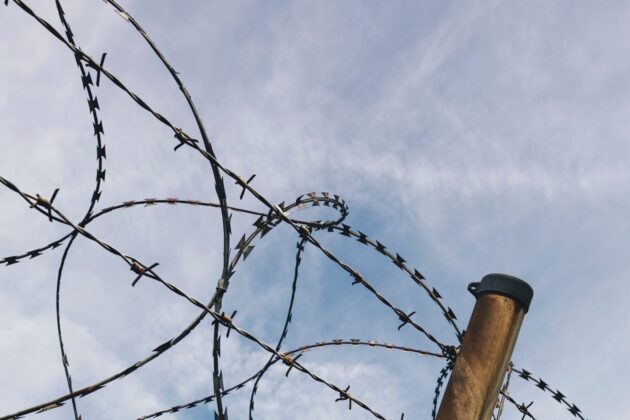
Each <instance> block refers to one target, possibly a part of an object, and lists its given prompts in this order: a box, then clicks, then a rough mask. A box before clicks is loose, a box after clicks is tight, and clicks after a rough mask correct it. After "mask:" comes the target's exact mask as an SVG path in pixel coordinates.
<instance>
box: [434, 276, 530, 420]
mask: <svg viewBox="0 0 630 420" xmlns="http://www.w3.org/2000/svg"><path fill="white" fill-rule="evenodd" d="M468 290H469V291H470V292H471V293H472V294H473V295H474V296H475V297H476V299H477V302H476V303H475V308H474V309H473V312H472V315H471V316H470V321H469V322H468V328H467V329H466V334H465V335H464V339H463V340H462V346H461V349H460V351H459V354H458V355H457V359H456V361H455V366H454V368H453V372H452V373H451V377H450V379H449V382H448V385H447V387H446V390H445V391H444V397H443V398H442V403H441V404H440V409H439V410H438V414H437V417H436V419H437V420H488V419H490V417H491V416H492V411H493V409H494V406H495V404H496V401H497V396H498V394H499V389H500V387H501V383H502V382H503V379H504V377H505V373H506V370H507V366H508V363H509V362H510V358H511V356H512V350H513V349H514V344H515V343H516V338H517V337H518V333H519V330H520V328H521V324H522V322H523V318H524V317H525V313H527V311H528V309H529V304H530V303H531V300H532V297H533V295H534V291H533V290H532V288H531V287H530V285H529V284H527V283H526V282H524V281H523V280H521V279H518V278H516V277H512V276H508V275H506V274H488V275H487V276H485V277H484V278H483V279H482V280H481V282H477V283H470V284H469V285H468Z"/></svg>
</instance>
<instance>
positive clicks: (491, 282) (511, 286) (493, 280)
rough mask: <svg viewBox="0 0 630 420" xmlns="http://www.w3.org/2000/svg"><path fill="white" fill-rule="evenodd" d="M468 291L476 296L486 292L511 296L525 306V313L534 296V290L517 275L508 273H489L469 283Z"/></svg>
mask: <svg viewBox="0 0 630 420" xmlns="http://www.w3.org/2000/svg"><path fill="white" fill-rule="evenodd" d="M468 291H469V292H470V293H472V294H473V296H475V297H476V298H478V297H479V296H480V295H482V294H484V293H498V294H500V295H504V296H507V297H510V298H512V299H514V300H516V301H517V302H519V303H520V304H521V305H523V308H525V313H527V311H528V310H529V305H530V303H531V302H532V298H533V297H534V290H533V289H532V287H531V286H530V285H529V284H527V282H526V281H523V280H521V279H519V278H517V277H514V276H509V275H507V274H497V273H495V274H488V275H486V276H484V277H483V278H482V279H481V281H480V282H473V283H470V284H469V285H468Z"/></svg>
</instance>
